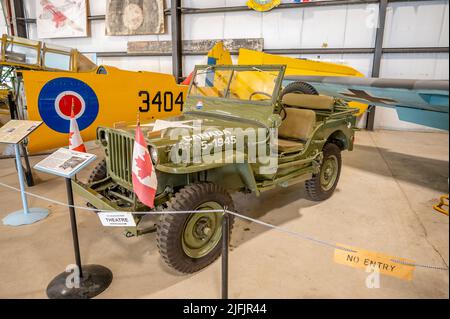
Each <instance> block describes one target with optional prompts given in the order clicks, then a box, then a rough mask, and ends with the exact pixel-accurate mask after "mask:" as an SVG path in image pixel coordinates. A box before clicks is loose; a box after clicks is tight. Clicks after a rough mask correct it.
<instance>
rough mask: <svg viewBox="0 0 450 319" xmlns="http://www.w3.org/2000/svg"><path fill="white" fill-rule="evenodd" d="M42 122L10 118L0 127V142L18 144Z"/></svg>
mask: <svg viewBox="0 0 450 319" xmlns="http://www.w3.org/2000/svg"><path fill="white" fill-rule="evenodd" d="M42 123H43V122H42V121H26V120H11V121H9V122H8V123H6V124H5V125H4V126H2V127H1V128H0V143H5V144H19V143H20V142H21V141H22V140H23V139H24V138H26V137H27V136H28V135H30V134H31V133H32V132H33V131H34V130H36V129H37V128H38V127H39V126H40V125H41V124H42Z"/></svg>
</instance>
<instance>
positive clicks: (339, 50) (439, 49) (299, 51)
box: [83, 47, 449, 58]
mask: <svg viewBox="0 0 450 319" xmlns="http://www.w3.org/2000/svg"><path fill="white" fill-rule="evenodd" d="M264 52H265V53H269V54H373V53H374V52H375V49H374V48H330V49H325V48H311V49H265V50H264ZM382 52H383V54H385V53H392V54H396V53H407V54H410V53H448V52H449V48H448V47H422V48H421V47H411V48H383V50H382ZM83 53H96V54H97V57H100V58H104V57H126V56H155V57H158V56H172V53H157V54H155V53H127V52H83ZM207 53H208V52H195V53H192V52H183V53H182V54H183V56H199V55H205V54H207ZM231 54H233V53H231Z"/></svg>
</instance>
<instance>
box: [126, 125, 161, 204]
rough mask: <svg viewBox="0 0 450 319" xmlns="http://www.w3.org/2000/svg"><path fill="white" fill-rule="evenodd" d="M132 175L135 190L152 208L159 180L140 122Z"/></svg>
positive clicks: (135, 141)
mask: <svg viewBox="0 0 450 319" xmlns="http://www.w3.org/2000/svg"><path fill="white" fill-rule="evenodd" d="M132 177H133V190H134V193H135V194H136V196H137V197H138V198H139V200H140V201H141V202H142V203H143V204H144V205H146V206H148V207H150V208H153V207H155V194H156V189H157V188H158V181H157V179H156V173H155V168H154V167H153V164H152V160H151V158H150V153H149V152H148V148H147V143H145V139H144V134H142V130H141V126H140V124H139V122H138V124H137V127H136V138H135V140H134V149H133V167H132Z"/></svg>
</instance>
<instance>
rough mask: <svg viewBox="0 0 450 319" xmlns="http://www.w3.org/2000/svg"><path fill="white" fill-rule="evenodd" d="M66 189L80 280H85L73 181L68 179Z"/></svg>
mask: <svg viewBox="0 0 450 319" xmlns="http://www.w3.org/2000/svg"><path fill="white" fill-rule="evenodd" d="M65 180H66V188H67V204H68V205H69V212H70V225H71V228H72V238H73V249H74V252H75V263H76V264H77V267H78V271H79V274H80V278H83V268H82V266H81V254H80V242H79V240H78V227H77V216H76V215H75V207H74V205H75V203H74V200H73V190H72V180H71V179H70V178H66V179H65Z"/></svg>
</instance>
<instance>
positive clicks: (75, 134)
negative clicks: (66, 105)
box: [69, 106, 86, 153]
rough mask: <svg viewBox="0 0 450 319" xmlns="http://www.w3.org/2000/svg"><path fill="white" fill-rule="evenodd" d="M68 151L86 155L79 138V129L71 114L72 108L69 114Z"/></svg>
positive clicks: (72, 113) (73, 115)
mask: <svg viewBox="0 0 450 319" xmlns="http://www.w3.org/2000/svg"><path fill="white" fill-rule="evenodd" d="M69 149H71V150H73V151H78V152H84V153H86V147H85V146H84V143H83V140H82V138H81V135H80V129H79V128H78V123H77V120H76V119H75V114H74V112H73V106H72V112H71V114H70V133H69Z"/></svg>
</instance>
